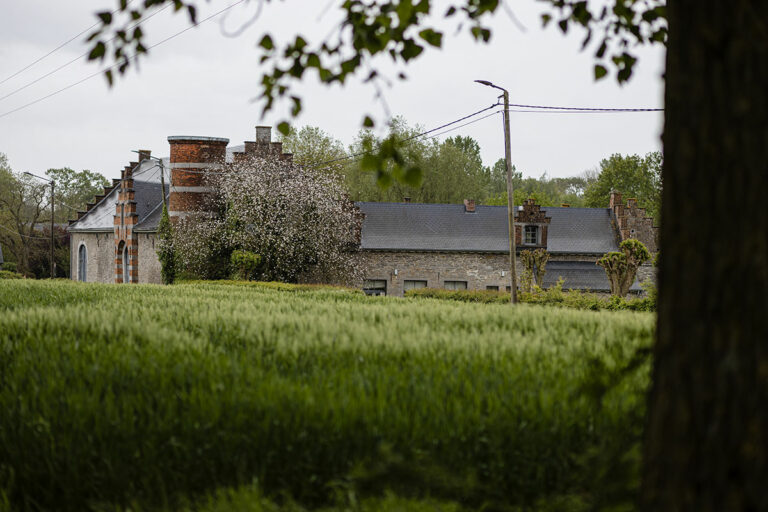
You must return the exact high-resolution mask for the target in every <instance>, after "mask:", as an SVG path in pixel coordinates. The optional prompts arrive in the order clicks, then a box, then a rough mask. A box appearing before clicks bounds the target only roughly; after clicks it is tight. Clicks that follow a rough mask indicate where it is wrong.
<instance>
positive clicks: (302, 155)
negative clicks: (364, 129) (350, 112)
mask: <svg viewBox="0 0 768 512" xmlns="http://www.w3.org/2000/svg"><path fill="white" fill-rule="evenodd" d="M281 141H282V143H283V151H285V152H287V153H291V154H293V161H294V162H295V163H297V164H299V165H306V166H310V167H316V166H321V165H322V166H329V167H330V168H331V169H334V170H336V169H340V168H341V164H340V162H338V161H337V162H333V161H334V160H340V159H343V158H344V157H346V156H347V152H346V151H345V150H344V146H343V145H342V143H341V142H340V141H339V140H338V139H335V138H334V137H332V136H331V135H329V134H327V133H326V132H324V131H323V130H321V129H320V128H318V127H316V126H304V127H302V128H301V129H299V130H296V129H294V128H291V129H290V131H289V132H288V134H287V135H283V136H281ZM328 162H330V163H328Z"/></svg>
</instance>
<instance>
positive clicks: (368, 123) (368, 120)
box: [363, 116, 375, 128]
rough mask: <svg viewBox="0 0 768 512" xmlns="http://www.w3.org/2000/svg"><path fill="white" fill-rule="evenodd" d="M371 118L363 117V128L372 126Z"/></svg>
mask: <svg viewBox="0 0 768 512" xmlns="http://www.w3.org/2000/svg"><path fill="white" fill-rule="evenodd" d="M374 124H375V123H374V122H373V119H371V117H370V116H365V119H363V126H364V127H365V128H373V127H374Z"/></svg>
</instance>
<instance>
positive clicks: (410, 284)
mask: <svg viewBox="0 0 768 512" xmlns="http://www.w3.org/2000/svg"><path fill="white" fill-rule="evenodd" d="M426 287H427V282H426V281H420V280H413V279H406V280H405V281H403V290H405V291H408V290H416V289H418V288H426Z"/></svg>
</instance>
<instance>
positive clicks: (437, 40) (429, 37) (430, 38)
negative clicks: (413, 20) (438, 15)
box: [419, 28, 443, 48]
mask: <svg viewBox="0 0 768 512" xmlns="http://www.w3.org/2000/svg"><path fill="white" fill-rule="evenodd" d="M419 37H421V38H422V39H423V40H424V41H426V42H427V43H428V44H430V45H432V46H434V47H435V48H440V47H441V46H442V44H443V34H442V33H441V32H436V31H434V30H432V29H431V28H428V29H425V30H422V31H421V32H419Z"/></svg>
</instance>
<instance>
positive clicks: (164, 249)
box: [157, 203, 176, 284]
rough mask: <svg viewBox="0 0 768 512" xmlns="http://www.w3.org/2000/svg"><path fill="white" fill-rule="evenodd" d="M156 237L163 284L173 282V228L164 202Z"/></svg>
mask: <svg viewBox="0 0 768 512" xmlns="http://www.w3.org/2000/svg"><path fill="white" fill-rule="evenodd" d="M157 239H158V242H159V244H158V249H157V258H158V259H159V260H160V275H161V276H162V279H163V284H173V282H174V281H175V280H176V254H175V252H174V249H173V229H172V227H171V220H170V218H169V217H168V208H167V206H166V205H165V203H163V213H162V214H161V216H160V222H159V224H158V225H157Z"/></svg>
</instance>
